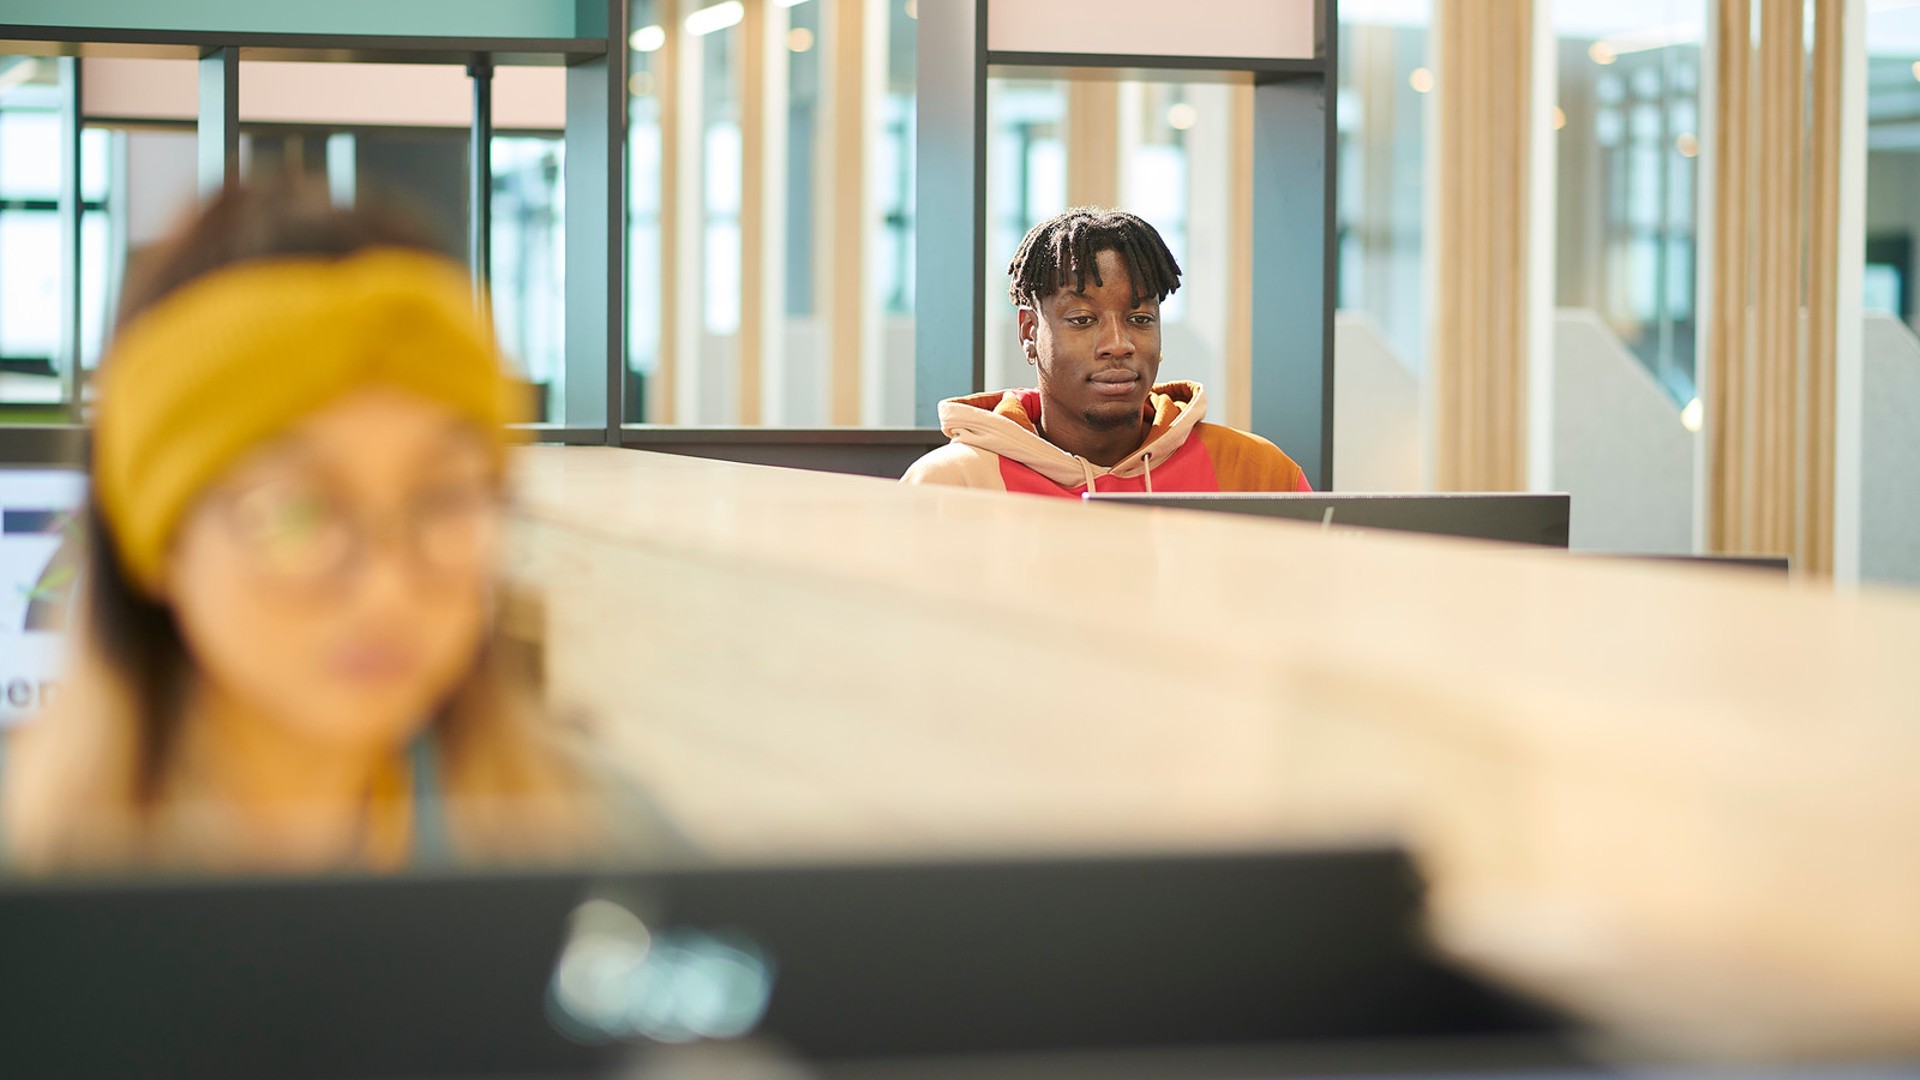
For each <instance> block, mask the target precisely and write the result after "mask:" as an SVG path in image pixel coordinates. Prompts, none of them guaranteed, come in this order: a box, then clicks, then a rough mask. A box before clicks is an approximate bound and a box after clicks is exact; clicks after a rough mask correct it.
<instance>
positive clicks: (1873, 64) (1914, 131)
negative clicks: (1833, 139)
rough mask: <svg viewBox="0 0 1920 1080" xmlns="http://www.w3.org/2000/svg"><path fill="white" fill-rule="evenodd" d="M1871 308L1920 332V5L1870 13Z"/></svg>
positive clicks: (1867, 290)
mask: <svg viewBox="0 0 1920 1080" xmlns="http://www.w3.org/2000/svg"><path fill="white" fill-rule="evenodd" d="M1866 38H1867V250H1866V261H1867V267H1866V279H1865V282H1864V284H1865V299H1866V308H1867V310H1868V311H1876V312H1884V313H1886V314H1889V315H1893V316H1895V317H1897V318H1899V319H1902V320H1904V321H1905V322H1906V323H1907V325H1908V326H1910V327H1912V328H1913V330H1914V331H1915V332H1916V333H1920V275H1916V273H1915V270H1916V267H1917V266H1920V6H1913V5H1904V6H1903V5H1891V4H1889V5H1878V6H1875V5H1869V8H1868V13H1867V27H1866Z"/></svg>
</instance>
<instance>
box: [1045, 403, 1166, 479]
mask: <svg viewBox="0 0 1920 1080" xmlns="http://www.w3.org/2000/svg"><path fill="white" fill-rule="evenodd" d="M1151 430H1153V429H1152V426H1151V425H1149V424H1148V423H1147V419H1146V417H1145V416H1142V417H1141V418H1140V420H1139V422H1138V423H1135V424H1128V425H1125V426H1122V427H1094V426H1092V425H1090V424H1088V423H1087V422H1086V421H1085V420H1083V419H1081V418H1080V417H1078V416H1073V415H1071V414H1070V413H1068V412H1067V410H1065V409H1049V408H1048V407H1047V399H1046V398H1045V397H1044V396H1042V397H1041V399H1040V437H1041V438H1043V439H1045V440H1047V441H1048V442H1050V443H1052V444H1053V445H1055V446H1057V447H1059V448H1060V449H1062V450H1065V451H1066V452H1067V453H1069V454H1074V455H1076V456H1078V457H1083V458H1085V459H1087V460H1088V461H1090V462H1092V463H1094V464H1095V465H1098V466H1100V467H1101V468H1103V469H1111V468H1113V467H1114V466H1115V465H1118V464H1120V463H1121V462H1122V461H1124V460H1126V458H1127V455H1128V454H1131V453H1133V452H1134V451H1135V450H1138V449H1140V447H1141V446H1142V445H1144V444H1145V443H1146V441H1147V433H1148V432H1150V431H1151Z"/></svg>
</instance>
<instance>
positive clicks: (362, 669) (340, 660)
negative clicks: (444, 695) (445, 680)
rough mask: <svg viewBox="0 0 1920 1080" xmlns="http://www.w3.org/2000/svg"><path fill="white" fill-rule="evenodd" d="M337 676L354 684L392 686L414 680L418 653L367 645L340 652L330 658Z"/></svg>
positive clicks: (386, 645)
mask: <svg viewBox="0 0 1920 1080" xmlns="http://www.w3.org/2000/svg"><path fill="white" fill-rule="evenodd" d="M327 659H328V665H327V666H328V667H329V668H330V669H331V670H332V672H333V674H334V675H335V676H336V677H338V678H341V679H344V680H346V681H348V682H354V683H388V682H394V681H398V680H403V679H406V678H408V677H409V676H411V675H412V674H413V673H414V671H415V670H416V669H417V668H418V667H419V665H420V657H419V654H418V651H417V650H415V649H412V648H409V647H407V646H404V645H399V644H397V643H384V642H383V643H363V644H355V645H349V646H346V647H344V648H340V649H336V650H334V652H333V653H332V654H331V655H330V656H329V657H328V658H327Z"/></svg>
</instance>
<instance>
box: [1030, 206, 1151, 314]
mask: <svg viewBox="0 0 1920 1080" xmlns="http://www.w3.org/2000/svg"><path fill="white" fill-rule="evenodd" d="M1102 251H1111V252H1114V253H1115V254H1117V255H1119V256H1120V258H1121V260H1122V261H1123V262H1124V263H1125V264H1126V267H1127V276H1128V277H1130V278H1132V279H1133V289H1134V299H1135V300H1136V301H1138V300H1145V299H1146V298H1147V297H1149V296H1151V297H1153V298H1154V299H1156V300H1165V299H1166V298H1167V297H1169V296H1172V295H1173V294H1174V292H1176V291H1177V290H1178V289H1179V288H1180V264H1179V263H1178V262H1175V261H1174V258H1173V252H1171V251H1169V250H1167V242H1166V241H1165V240H1162V239H1161V238H1160V233H1159V232H1158V231H1157V230H1155V229H1154V227H1153V226H1151V225H1149V224H1147V223H1146V222H1145V221H1143V220H1141V219H1140V218H1138V217H1135V216H1134V215H1132V214H1129V213H1127V212H1126V211H1124V210H1100V209H1095V208H1093V207H1087V206H1080V207H1075V208H1073V209H1071V210H1068V211H1066V212H1065V213H1062V214H1057V215H1055V216H1053V217H1050V218H1048V219H1047V220H1045V221H1043V222H1041V223H1040V224H1038V225H1035V226H1034V227H1033V231H1032V232H1029V233H1027V238H1026V239H1025V240H1022V241H1020V249H1019V250H1018V251H1016V252H1014V255H1013V262H1012V263H1010V264H1008V266H1007V273H1008V274H1009V275H1011V276H1012V277H1013V284H1012V286H1011V287H1009V288H1008V290H1007V292H1008V295H1010V296H1011V297H1012V298H1013V302H1014V304H1015V305H1016V306H1018V307H1033V306H1034V305H1036V304H1038V303H1039V302H1040V301H1041V300H1042V299H1044V298H1046V297H1048V296H1052V295H1053V294H1054V293H1055V292H1058V291H1059V290H1061V289H1064V288H1066V287H1067V285H1068V284H1069V283H1071V284H1072V286H1073V288H1074V291H1076V292H1083V291H1085V290H1086V287H1087V279H1088V278H1089V277H1091V278H1092V279H1093V283H1094V285H1095V286H1103V285H1105V284H1106V282H1104V281H1102V280H1100V268H1099V265H1098V264H1097V262H1096V259H1097V257H1098V255H1099V254H1100V252H1102Z"/></svg>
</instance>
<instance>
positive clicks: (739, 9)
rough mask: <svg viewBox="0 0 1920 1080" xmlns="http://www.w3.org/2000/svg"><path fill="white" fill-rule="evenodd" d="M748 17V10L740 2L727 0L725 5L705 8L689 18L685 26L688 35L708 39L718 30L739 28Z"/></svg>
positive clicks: (738, 0)
mask: <svg viewBox="0 0 1920 1080" xmlns="http://www.w3.org/2000/svg"><path fill="white" fill-rule="evenodd" d="M746 17H747V9H746V7H745V6H743V5H742V4H741V3H740V0H726V3H724V4H715V5H713V6H712V7H703V8H701V9H700V10H699V11H696V12H694V13H693V14H691V15H688V16H687V20H686V22H685V23H683V24H682V25H684V26H685V27H686V28H687V33H689V34H692V35H693V36H694V37H706V36H707V35H708V34H711V33H713V32H714V31H716V30H725V29H726V28H727V27H729V26H739V25H740V20H741V19H744V18H746Z"/></svg>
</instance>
